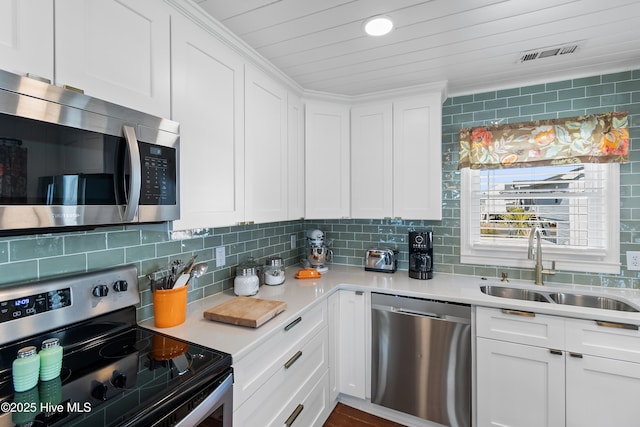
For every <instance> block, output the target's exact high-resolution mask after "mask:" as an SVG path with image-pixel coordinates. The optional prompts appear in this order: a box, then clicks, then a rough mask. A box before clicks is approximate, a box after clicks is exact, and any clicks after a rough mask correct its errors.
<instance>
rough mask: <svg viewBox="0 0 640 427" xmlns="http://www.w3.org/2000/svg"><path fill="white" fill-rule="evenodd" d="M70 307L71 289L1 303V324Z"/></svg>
mask: <svg viewBox="0 0 640 427" xmlns="http://www.w3.org/2000/svg"><path fill="white" fill-rule="evenodd" d="M70 305H71V289H70V288H64V289H58V290H55V291H49V292H44V293H40V294H34V295H28V296H23V297H19V298H15V299H10V300H6V301H0V323H2V322H8V321H9V320H14V319H19V318H22V317H26V316H32V315H34V314H38V313H45V312H47V311H51V310H57V309H59V308H63V307H68V306H70Z"/></svg>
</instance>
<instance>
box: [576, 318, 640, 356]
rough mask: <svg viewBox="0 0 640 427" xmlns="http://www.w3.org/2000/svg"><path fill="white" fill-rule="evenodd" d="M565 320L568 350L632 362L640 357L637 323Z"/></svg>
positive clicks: (639, 338) (639, 337)
mask: <svg viewBox="0 0 640 427" xmlns="http://www.w3.org/2000/svg"><path fill="white" fill-rule="evenodd" d="M565 322H566V333H567V350H568V351H571V352H575V353H582V354H590V355H593V356H602V357H607V358H611V359H618V360H626V361H629V362H638V361H639V360H640V332H639V331H638V329H637V326H636V325H624V324H619V323H611V322H598V321H595V320H580V319H566V321H565ZM625 326H626V327H625Z"/></svg>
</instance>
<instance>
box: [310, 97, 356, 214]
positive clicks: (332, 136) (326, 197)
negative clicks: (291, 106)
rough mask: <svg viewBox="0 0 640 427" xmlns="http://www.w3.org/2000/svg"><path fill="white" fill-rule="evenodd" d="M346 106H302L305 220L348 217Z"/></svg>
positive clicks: (313, 103)
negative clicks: (303, 108)
mask: <svg viewBox="0 0 640 427" xmlns="http://www.w3.org/2000/svg"><path fill="white" fill-rule="evenodd" d="M349 166H350V165H349V106H348V105H342V104H333V103H324V102H311V103H307V104H306V106H305V218H307V219H318V218H320V219H322V218H326V219H330V218H344V217H348V216H349V187H350V185H349Z"/></svg>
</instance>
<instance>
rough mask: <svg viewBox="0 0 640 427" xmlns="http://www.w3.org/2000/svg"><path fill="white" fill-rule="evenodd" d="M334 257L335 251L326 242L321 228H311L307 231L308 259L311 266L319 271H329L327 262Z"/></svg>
mask: <svg viewBox="0 0 640 427" xmlns="http://www.w3.org/2000/svg"><path fill="white" fill-rule="evenodd" d="M331 258H333V251H332V250H331V249H329V247H328V246H327V245H326V244H325V242H324V233H323V232H322V231H321V230H311V231H309V232H308V233H307V261H308V262H309V264H310V265H311V268H314V269H316V270H317V271H318V272H319V273H325V272H327V271H329V267H327V266H326V263H327V262H330V261H331Z"/></svg>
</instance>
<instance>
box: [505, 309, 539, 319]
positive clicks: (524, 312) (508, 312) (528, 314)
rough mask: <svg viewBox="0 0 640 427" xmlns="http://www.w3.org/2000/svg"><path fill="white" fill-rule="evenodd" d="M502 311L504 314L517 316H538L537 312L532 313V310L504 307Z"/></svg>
mask: <svg viewBox="0 0 640 427" xmlns="http://www.w3.org/2000/svg"><path fill="white" fill-rule="evenodd" d="M502 312H503V313H504V314H514V315H516V316H525V317H536V314H535V313H532V312H530V311H520V310H509V309H507V308H503V309H502Z"/></svg>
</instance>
